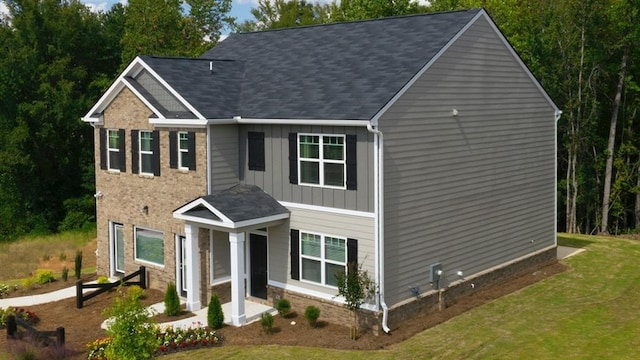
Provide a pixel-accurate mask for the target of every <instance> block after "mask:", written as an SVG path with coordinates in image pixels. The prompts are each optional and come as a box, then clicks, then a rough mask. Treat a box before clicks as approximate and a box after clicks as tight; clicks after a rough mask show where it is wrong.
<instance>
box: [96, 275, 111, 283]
mask: <svg viewBox="0 0 640 360" xmlns="http://www.w3.org/2000/svg"><path fill="white" fill-rule="evenodd" d="M96 282H97V283H98V284H108V283H109V278H108V277H106V276H104V275H102V276H98V279H97V280H96Z"/></svg>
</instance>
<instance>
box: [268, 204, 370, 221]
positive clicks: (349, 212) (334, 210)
mask: <svg viewBox="0 0 640 360" xmlns="http://www.w3.org/2000/svg"><path fill="white" fill-rule="evenodd" d="M278 202H279V203H280V205H282V206H284V207H286V208H288V209H301V210H312V211H320V212H326V213H330V214H336V215H348V216H357V217H363V218H369V219H373V218H375V217H376V214H375V213H372V212H366V211H358V210H348V209H340V208H333V207H328V206H318V205H308V204H300V203H293V202H287V201H278Z"/></svg>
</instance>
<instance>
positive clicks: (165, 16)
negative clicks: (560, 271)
mask: <svg viewBox="0 0 640 360" xmlns="http://www.w3.org/2000/svg"><path fill="white" fill-rule="evenodd" d="M4 2H5V4H6V5H7V8H8V10H9V13H8V15H6V16H4V17H2V18H0V54H2V55H0V241H1V240H6V239H11V238H15V237H16V236H18V235H21V234H25V233H30V232H51V231H57V230H64V229H71V228H77V227H82V226H84V225H86V224H90V223H91V222H92V221H94V219H93V216H94V213H95V209H94V199H93V197H92V194H93V192H94V191H95V189H94V187H95V184H94V153H93V149H94V148H93V132H92V128H91V127H90V126H88V125H86V124H84V123H82V122H81V121H80V116H82V115H83V114H84V113H86V111H88V109H89V108H90V107H91V106H92V105H93V104H94V103H95V101H97V99H98V98H99V97H100V95H101V94H102V93H103V92H104V91H105V90H106V88H107V87H108V86H109V85H110V84H111V82H112V81H113V80H114V79H115V78H116V76H117V75H118V74H119V72H120V71H122V70H123V69H124V67H126V66H127V65H128V63H129V62H130V61H131V60H132V59H133V58H134V57H135V56H137V55H142V54H148V55H161V56H167V55H168V56H199V55H201V54H202V53H203V52H204V51H206V50H207V49H209V48H210V47H212V46H215V45H216V43H217V42H218V41H219V39H220V36H221V34H222V32H223V31H224V30H225V29H227V30H229V31H231V32H245V31H259V30H266V29H276V28H283V27H292V26H305V25H314V24H324V23H330V22H341V21H354V20H361V19H370V18H379V17H387V16H397V15H409V14H416V13H424V12H432V11H451V10H458V9H465V8H477V7H484V8H485V9H486V10H487V12H488V13H489V14H490V16H491V17H492V18H493V20H494V21H495V22H496V23H497V24H498V27H499V28H500V30H501V31H502V32H503V34H504V35H505V37H506V38H507V39H508V40H509V42H510V43H511V44H512V45H513V47H514V48H515V50H516V51H517V52H518V54H519V55H520V56H521V57H522V59H523V60H524V63H525V64H527V66H528V67H529V69H530V70H531V71H532V72H533V74H534V75H535V76H536V77H537V79H538V80H539V81H540V83H541V84H542V86H543V87H544V88H545V89H546V90H547V92H548V93H549V94H550V96H551V98H552V99H553V100H554V101H555V103H556V104H557V105H558V107H559V108H560V109H562V110H563V115H562V117H561V119H560V120H559V122H558V124H557V126H558V133H557V137H558V184H557V185H558V186H557V192H558V227H559V230H560V231H568V232H582V233H609V232H610V233H626V232H633V231H635V230H636V229H639V228H640V146H639V145H638V144H637V141H636V134H637V133H640V128H639V126H640V124H639V122H638V121H637V119H638V108H639V107H640V100H639V97H638V93H639V92H640V87H639V86H638V83H637V75H638V71H639V69H638V62H637V61H636V59H639V58H640V57H639V55H640V54H639V53H638V52H639V50H638V47H637V46H635V45H636V44H639V43H640V25H639V22H638V20H640V19H639V18H638V11H639V9H640V0H565V1H553V0H540V1H522V0H432V1H430V3H429V5H428V6H427V5H423V4H420V3H418V2H417V1H415V0H341V1H336V0H334V1H333V2H331V3H315V2H310V1H305V0H260V1H259V3H258V6H257V7H256V8H254V9H252V11H251V13H252V15H253V19H251V20H247V21H244V22H242V23H236V20H235V19H234V18H232V17H231V16H230V15H229V12H230V10H231V0H161V1H158V0H129V2H128V4H127V5H122V4H116V5H114V6H113V7H112V8H111V9H109V10H108V11H106V12H99V13H94V12H91V11H89V9H88V8H87V7H86V6H85V5H83V4H82V3H81V2H79V1H78V0H67V1H62V0H5V1H4ZM424 3H426V2H424ZM159 4H162V6H159Z"/></svg>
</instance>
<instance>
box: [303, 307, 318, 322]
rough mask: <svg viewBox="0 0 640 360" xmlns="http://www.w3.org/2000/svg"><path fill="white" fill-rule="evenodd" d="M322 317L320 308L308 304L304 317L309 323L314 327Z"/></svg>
mask: <svg viewBox="0 0 640 360" xmlns="http://www.w3.org/2000/svg"><path fill="white" fill-rule="evenodd" d="M319 317H320V309H318V308H317V307H315V306H313V305H309V306H307V308H306V309H305V311H304V318H305V319H307V321H308V322H309V325H310V326H311V327H312V328H314V327H316V325H317V324H318V318H319Z"/></svg>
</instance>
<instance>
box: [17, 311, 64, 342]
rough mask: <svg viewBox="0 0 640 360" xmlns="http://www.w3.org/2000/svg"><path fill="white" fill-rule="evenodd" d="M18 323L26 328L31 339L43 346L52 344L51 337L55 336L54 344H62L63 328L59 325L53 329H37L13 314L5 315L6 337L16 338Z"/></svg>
mask: <svg viewBox="0 0 640 360" xmlns="http://www.w3.org/2000/svg"><path fill="white" fill-rule="evenodd" d="M18 325H19V326H21V327H23V328H24V329H25V330H27V334H29V336H30V337H31V339H32V340H33V341H34V342H36V343H40V344H42V345H44V346H49V345H51V344H52V342H51V339H50V338H51V337H55V338H56V341H55V344H56V346H58V347H62V346H64V328H63V327H59V328H57V329H55V330H54V331H38V330H37V329H36V328H34V327H33V326H31V325H29V324H28V323H26V322H25V321H24V320H22V319H20V318H18V317H16V316H15V315H13V314H10V315H8V316H7V339H17V338H18Z"/></svg>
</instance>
